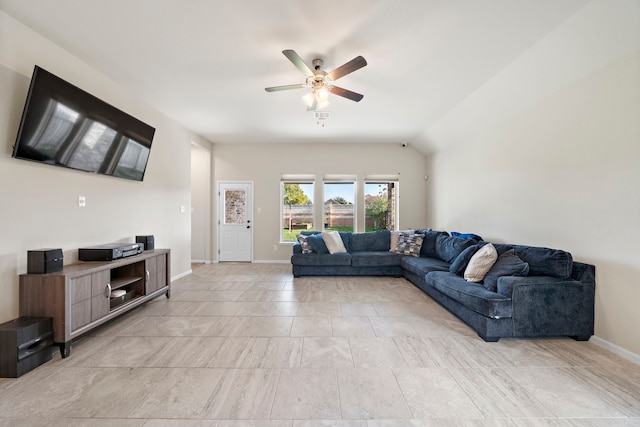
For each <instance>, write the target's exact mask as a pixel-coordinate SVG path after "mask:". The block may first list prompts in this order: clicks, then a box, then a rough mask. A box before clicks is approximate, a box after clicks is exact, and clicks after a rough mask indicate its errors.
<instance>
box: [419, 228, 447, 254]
mask: <svg viewBox="0 0 640 427" xmlns="http://www.w3.org/2000/svg"><path fill="white" fill-rule="evenodd" d="M415 233H416V234H423V235H424V237H423V238H422V247H421V248H420V256H421V257H424V258H438V255H437V254H436V240H437V239H438V236H448V235H449V233H447V232H446V231H433V230H431V229H426V230H416V231H415Z"/></svg>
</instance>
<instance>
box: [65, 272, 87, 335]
mask: <svg viewBox="0 0 640 427" xmlns="http://www.w3.org/2000/svg"><path fill="white" fill-rule="evenodd" d="M69 293H70V294H71V330H72V331H75V330H76V329H78V328H81V327H82V326H84V325H87V324H89V323H90V322H91V275H86V276H80V277H76V278H73V279H70V280H69Z"/></svg>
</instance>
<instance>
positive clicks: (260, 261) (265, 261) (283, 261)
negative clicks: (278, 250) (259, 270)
mask: <svg viewBox="0 0 640 427" xmlns="http://www.w3.org/2000/svg"><path fill="white" fill-rule="evenodd" d="M253 263H254V264H291V260H288V259H272V260H269V259H254V260H253Z"/></svg>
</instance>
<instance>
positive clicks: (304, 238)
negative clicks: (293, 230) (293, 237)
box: [298, 234, 313, 254]
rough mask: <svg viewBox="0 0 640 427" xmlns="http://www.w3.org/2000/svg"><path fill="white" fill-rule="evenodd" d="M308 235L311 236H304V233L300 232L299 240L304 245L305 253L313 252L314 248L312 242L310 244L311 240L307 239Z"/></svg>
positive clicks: (303, 251) (303, 250)
mask: <svg viewBox="0 0 640 427" xmlns="http://www.w3.org/2000/svg"><path fill="white" fill-rule="evenodd" d="M308 237H309V236H303V235H302V234H298V242H300V246H301V247H302V253H303V254H310V253H311V252H313V249H311V244H309V242H308V241H307V238H308Z"/></svg>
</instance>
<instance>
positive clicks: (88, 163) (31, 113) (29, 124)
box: [13, 66, 155, 181]
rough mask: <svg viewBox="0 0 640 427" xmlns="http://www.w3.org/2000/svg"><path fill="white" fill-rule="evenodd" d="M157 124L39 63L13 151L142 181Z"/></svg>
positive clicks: (27, 157)
mask: <svg viewBox="0 0 640 427" xmlns="http://www.w3.org/2000/svg"><path fill="white" fill-rule="evenodd" d="M154 133H155V129H154V128H153V127H151V126H149V125H147V124H146V123H143V122H141V121H140V120H138V119H136V118H135V117H132V116H130V115H129V114H127V113H125V112H123V111H121V110H119V109H117V108H116V107H114V106H112V105H110V104H107V103H106V102H104V101H102V100H100V99H98V98H96V97H95V96H93V95H91V94H89V93H87V92H85V91H84V90H82V89H80V88H78V87H76V86H74V85H72V84H71V83H68V82H66V81H65V80H63V79H61V78H59V77H56V76H55V75H53V74H51V73H50V72H48V71H46V70H44V69H42V68H40V67H38V66H36V67H35V69H34V71H33V77H32V78H31V85H30V87H29V93H28V95H27V101H26V103H25V107H24V111H23V113H22V120H21V122H20V128H19V130H18V137H17V139H16V144H15V146H14V147H13V157H15V158H17V159H24V160H31V161H34V162H40V163H46V164H51V165H56V166H63V167H66V168H72V169H78V170H82V171H86V172H92V173H96V174H103V175H110V176H116V177H119V178H126V179H131V180H136V181H142V179H143V178H144V172H145V170H146V168H147V161H148V160H149V153H150V150H151V142H152V140H153V135H154Z"/></svg>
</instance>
